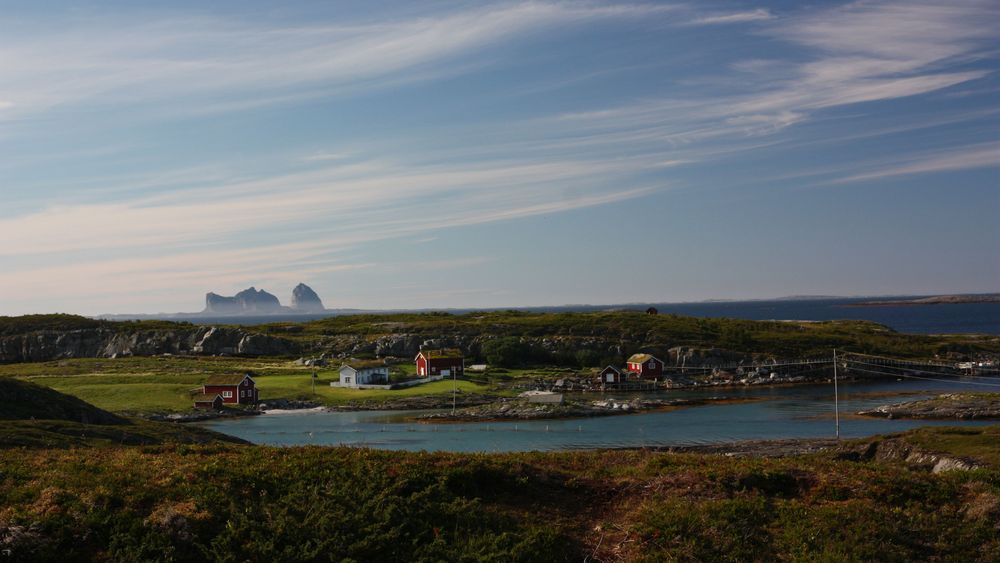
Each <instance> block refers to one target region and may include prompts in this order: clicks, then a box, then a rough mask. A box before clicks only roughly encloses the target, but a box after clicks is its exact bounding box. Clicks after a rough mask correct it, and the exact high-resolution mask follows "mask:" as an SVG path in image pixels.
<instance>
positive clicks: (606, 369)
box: [601, 366, 622, 374]
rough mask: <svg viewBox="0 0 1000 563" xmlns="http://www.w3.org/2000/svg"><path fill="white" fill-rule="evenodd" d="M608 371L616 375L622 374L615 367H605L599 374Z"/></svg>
mask: <svg viewBox="0 0 1000 563" xmlns="http://www.w3.org/2000/svg"><path fill="white" fill-rule="evenodd" d="M609 369H610V370H611V371H613V372H615V373H617V374H621V372H622V370H620V369H618V368H616V367H615V366H608V367H606V368H604V369H602V370H601V373H604V372H606V371H608V370H609Z"/></svg>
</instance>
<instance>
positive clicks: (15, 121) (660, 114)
mask: <svg viewBox="0 0 1000 563" xmlns="http://www.w3.org/2000/svg"><path fill="white" fill-rule="evenodd" d="M144 4H146V3H133V2H105V3H90V2H65V3H62V5H61V6H55V3H47V4H46V5H45V6H44V7H38V6H37V3H24V4H21V5H18V4H16V3H10V2H5V3H4V4H3V7H4V14H5V15H4V18H2V20H0V154H3V158H2V159H0V196H2V199H0V202H2V203H0V241H3V244H0V265H2V269H0V314H22V313H29V312H52V311H65V312H74V313H82V314H98V313H114V312H133V313H137V312H161V311H166V312H174V311H196V310H200V309H201V307H202V306H203V302H202V297H203V295H204V293H206V292H208V291H216V292H219V293H224V294H231V293H234V292H236V291H238V290H239V289H242V288H245V287H248V286H251V285H254V286H257V287H263V288H267V289H269V290H270V291H272V292H273V293H275V294H277V295H278V296H279V297H280V298H282V300H283V301H285V302H287V301H288V296H289V294H290V291H291V288H292V287H293V286H294V285H295V284H296V283H298V282H300V281H303V282H306V283H308V284H310V285H311V286H312V287H313V288H314V289H316V290H317V292H319V293H320V295H321V296H322V297H323V298H324V300H325V302H326V304H327V306H328V307H363V308H398V307H413V308H418V307H419V308H423V307H492V306H518V305H525V306H526V305H555V304H565V303H623V302H637V301H687V300H700V299H712V298H762V297H776V296H783V295H801V294H826V295H830V294H836V295H875V294H926V293H945V292H990V291H998V290H1000V283H998V281H1000V250H998V248H1000V226H998V225H1000V221H998V220H997V217H998V215H1000V168H998V167H1000V78H998V72H997V69H998V68H1000V67H998V64H997V62H998V59H1000V39H998V36H997V34H996V32H995V23H996V22H997V21H1000V2H997V1H957V2H955V1H953V2H940V3H937V4H935V3H925V2H914V1H902V2H856V3H841V2H834V3H824V2H817V3H810V4H808V5H803V4H800V3H797V2H772V3H768V2H758V3H736V2H691V3H660V2H655V3H653V2H650V3H642V2H639V3H611V2H541V1H538V2H489V3H487V2H420V3H413V2H381V1H379V2H362V3H330V2H288V3H282V5H280V6H275V5H274V3H269V2H247V1H241V2H218V3H214V4H212V5H211V6H206V5H205V3H202V2H172V3H164V4H163V5H162V6H160V7H151V6H148V5H144Z"/></svg>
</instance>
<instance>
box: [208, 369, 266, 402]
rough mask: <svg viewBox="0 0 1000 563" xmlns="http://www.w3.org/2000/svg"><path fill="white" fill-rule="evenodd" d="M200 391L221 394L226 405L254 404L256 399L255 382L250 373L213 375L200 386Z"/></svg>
mask: <svg viewBox="0 0 1000 563" xmlns="http://www.w3.org/2000/svg"><path fill="white" fill-rule="evenodd" d="M202 393H204V394H206V395H215V394H218V395H221V396H222V402H223V403H225V404H227V405H237V404H238V405H256V404H257V399H258V396H257V384H256V383H254V380H253V378H252V377H250V374H244V375H213V376H211V377H209V378H208V380H207V381H206V382H205V385H203V386H202Z"/></svg>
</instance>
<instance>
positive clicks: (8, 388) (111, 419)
mask: <svg viewBox="0 0 1000 563" xmlns="http://www.w3.org/2000/svg"><path fill="white" fill-rule="evenodd" d="M0 404H2V405H3V409H0V420H35V419H38V420H65V421H70V422H80V423H83V424H127V421H126V420H125V419H124V418H121V417H119V416H116V415H113V414H111V413H109V412H108V411H105V410H101V409H99V408H97V407H95V406H94V405H91V404H90V403H87V402H84V401H82V400H80V399H78V398H76V397H73V396H71V395H66V394H63V393H60V392H58V391H55V390H53V389H50V388H48V387H43V386H41V385H36V384H34V383H31V382H29V381H23V380H20V379H14V378H11V377H0Z"/></svg>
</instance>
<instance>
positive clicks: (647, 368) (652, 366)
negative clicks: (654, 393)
mask: <svg viewBox="0 0 1000 563" xmlns="http://www.w3.org/2000/svg"><path fill="white" fill-rule="evenodd" d="M626 364H627V366H628V371H630V372H632V373H634V374H637V375H638V376H639V377H640V378H642V379H659V378H661V377H663V362H662V361H660V360H659V359H658V358H656V357H655V356H653V355H652V354H632V355H631V356H630V357H629V359H628V360H626Z"/></svg>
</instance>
